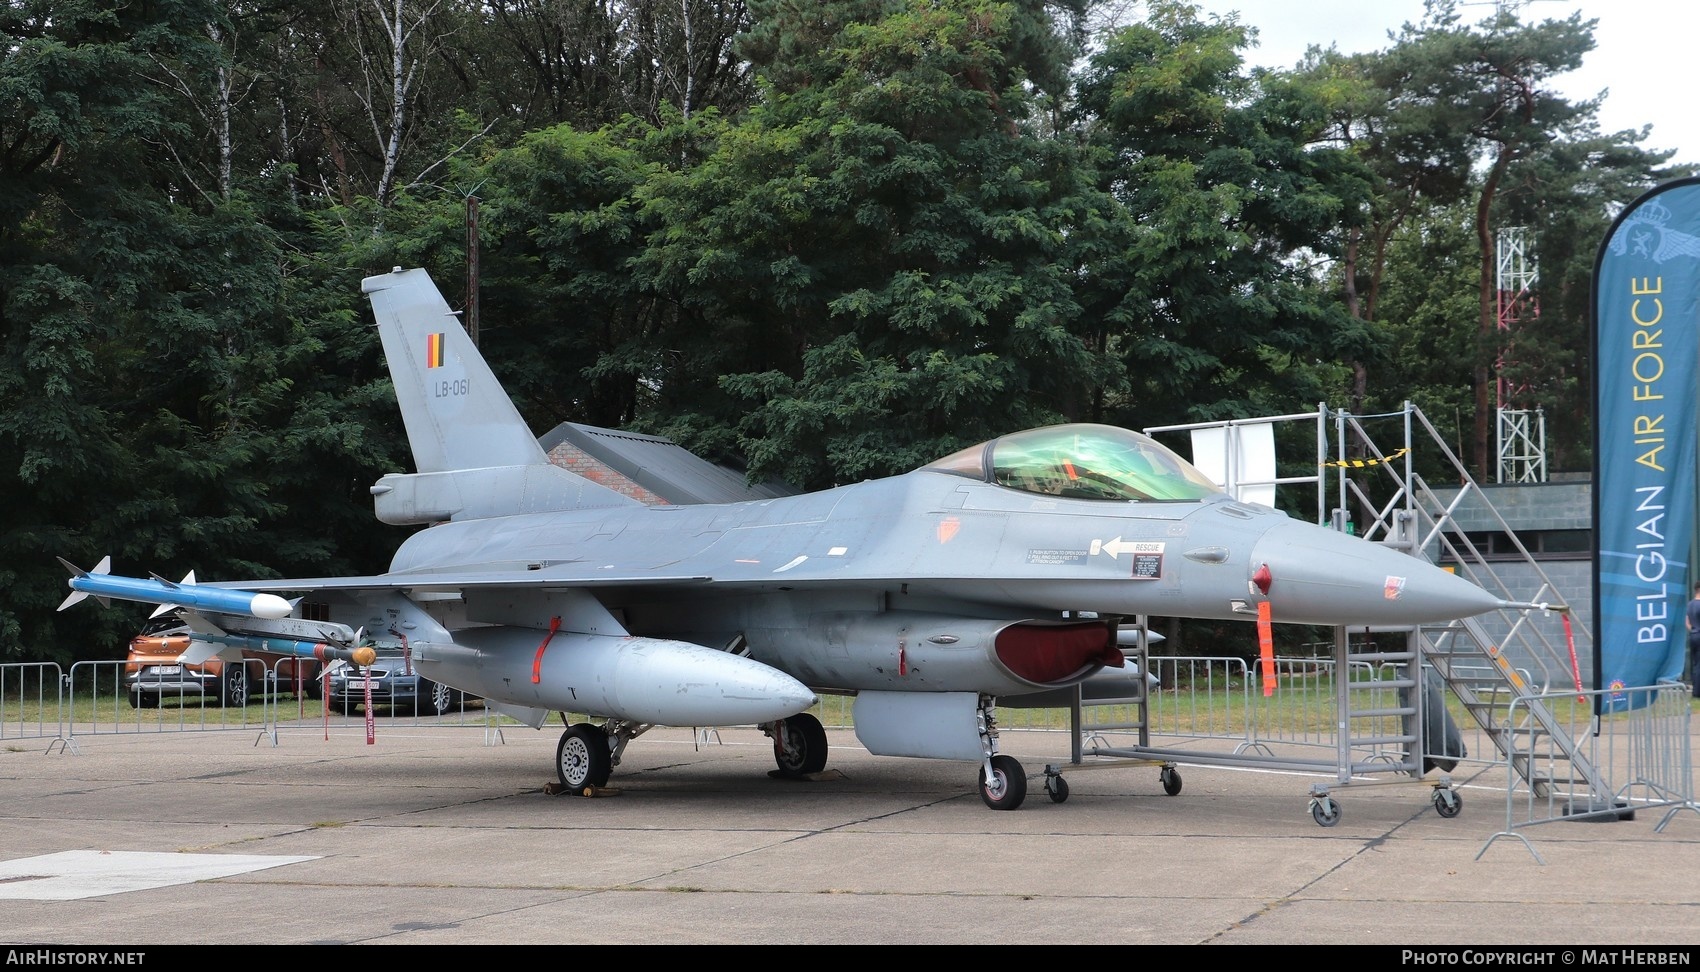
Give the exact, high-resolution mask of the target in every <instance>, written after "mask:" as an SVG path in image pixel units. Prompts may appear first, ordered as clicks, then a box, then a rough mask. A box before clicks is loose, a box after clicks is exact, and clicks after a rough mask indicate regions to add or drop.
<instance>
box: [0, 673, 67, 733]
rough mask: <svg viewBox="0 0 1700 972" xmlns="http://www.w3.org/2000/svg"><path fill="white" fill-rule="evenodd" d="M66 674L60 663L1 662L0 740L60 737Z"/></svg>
mask: <svg viewBox="0 0 1700 972" xmlns="http://www.w3.org/2000/svg"><path fill="white" fill-rule="evenodd" d="M65 689H66V685H65V674H64V671H63V670H62V669H61V668H60V667H59V665H58V663H57V662H14V663H10V664H6V665H0V739H43V738H46V739H60V738H63V737H64V732H65V728H64V727H65Z"/></svg>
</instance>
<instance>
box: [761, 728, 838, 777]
mask: <svg viewBox="0 0 1700 972" xmlns="http://www.w3.org/2000/svg"><path fill="white" fill-rule="evenodd" d="M826 749H827V745H826V728H825V727H824V726H822V725H821V724H820V720H819V719H816V718H815V717H814V716H812V715H810V714H809V713H807V712H799V713H798V714H796V715H794V716H791V717H789V718H787V719H781V720H780V721H779V723H778V724H777V725H775V726H774V727H773V759H774V762H776V763H778V764H779V774H780V775H781V776H787V777H797V776H808V775H810V774H812V773H819V772H820V771H821V770H823V769H826Z"/></svg>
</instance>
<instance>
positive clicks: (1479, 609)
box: [1251, 521, 1501, 625]
mask: <svg viewBox="0 0 1700 972" xmlns="http://www.w3.org/2000/svg"><path fill="white" fill-rule="evenodd" d="M1264 567H1266V568H1267V570H1268V578H1269V591H1268V598H1269V605H1270V617H1271V618H1272V619H1273V620H1275V621H1286V622H1292V623H1295V624H1333V625H1338V624H1364V625H1409V624H1430V623H1434V622H1441V621H1453V620H1457V619H1458V618H1467V617H1473V616H1475V615H1478V614H1483V613H1485V612H1488V611H1491V610H1493V609H1494V608H1496V607H1499V606H1500V604H1501V602H1500V600H1499V599H1498V598H1496V597H1494V596H1493V595H1491V594H1489V593H1488V592H1487V591H1485V590H1483V589H1482V588H1480V587H1478V586H1476V585H1475V584H1473V583H1471V582H1469V581H1467V580H1465V579H1463V578H1461V577H1458V576H1457V575H1455V574H1453V573H1451V572H1450V571H1445V570H1441V569H1440V568H1439V567H1436V566H1434V565H1433V564H1431V563H1429V562H1428V561H1426V560H1421V559H1419V558H1417V557H1413V556H1411V555H1410V554H1407V553H1404V552H1402V551H1399V550H1394V549H1392V548H1389V547H1383V546H1381V545H1380V544H1376V543H1371V542H1370V541H1368V540H1363V539H1360V538H1358V537H1352V536H1347V535H1345V534H1343V533H1339V532H1337V531H1335V530H1330V529H1328V528H1326V527H1320V526H1316V525H1314V524H1310V523H1302V522H1298V521H1291V522H1287V523H1283V524H1280V525H1278V526H1276V527H1275V528H1273V529H1271V530H1270V531H1269V532H1268V533H1266V534H1264V535H1263V537H1261V538H1260V539H1259V540H1258V542H1257V545H1256V546H1255V547H1253V548H1252V564H1251V570H1252V573H1253V574H1254V575H1256V574H1257V573H1258V571H1259V570H1260V568H1264Z"/></svg>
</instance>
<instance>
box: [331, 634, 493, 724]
mask: <svg viewBox="0 0 1700 972" xmlns="http://www.w3.org/2000/svg"><path fill="white" fill-rule="evenodd" d="M473 698H475V696H469V695H467V694H466V693H464V692H460V691H458V690H456V689H452V688H450V687H449V686H447V685H444V684H442V683H440V682H433V681H431V680H430V679H428V678H426V677H425V676H423V675H421V674H419V672H418V670H416V669H415V668H414V667H413V664H412V658H411V657H410V656H409V655H408V654H407V653H406V652H405V651H403V650H401V649H388V648H380V649H379V650H378V657H377V659H376V660H375V661H373V662H372V664H371V665H369V666H367V667H365V668H361V667H360V666H359V665H353V664H350V663H348V662H341V661H339V662H333V663H332V665H331V667H330V694H329V695H328V696H326V699H327V700H328V701H329V703H330V707H331V711H333V712H342V713H345V714H349V715H352V714H353V713H354V712H355V711H356V710H357V709H359V708H360V707H361V706H363V705H365V704H367V701H368V700H370V702H371V704H372V705H373V706H374V707H376V706H388V707H389V709H390V714H391V715H422V716H423V715H447V714H448V713H451V712H458V711H460V710H461V709H462V708H464V707H465V705H466V703H467V702H468V701H469V700H471V699H473Z"/></svg>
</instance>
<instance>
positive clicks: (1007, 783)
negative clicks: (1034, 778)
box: [980, 754, 1068, 810]
mask: <svg viewBox="0 0 1700 972" xmlns="http://www.w3.org/2000/svg"><path fill="white" fill-rule="evenodd" d="M1058 779H1059V780H1060V779H1061V777H1058ZM1048 785H1049V784H1048V782H1047V786H1048ZM1063 793H1064V795H1065V796H1066V795H1067V793H1068V791H1067V789H1064V790H1063ZM980 799H981V800H983V801H985V804H986V806H988V807H991V808H992V809H993V810H1014V809H1015V808H1016V807H1019V806H1021V801H1023V800H1025V799H1027V771H1026V770H1024V769H1022V768H1021V763H1020V762H1019V761H1017V760H1016V758H1015V757H1013V756H1004V755H1002V754H999V755H997V756H993V757H992V758H991V759H989V760H987V762H986V765H985V766H984V767H982V768H981V770H980ZM1051 799H1053V800H1055V799H1056V797H1055V796H1054V795H1053V796H1052V797H1051ZM1059 802H1060V801H1059Z"/></svg>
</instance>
